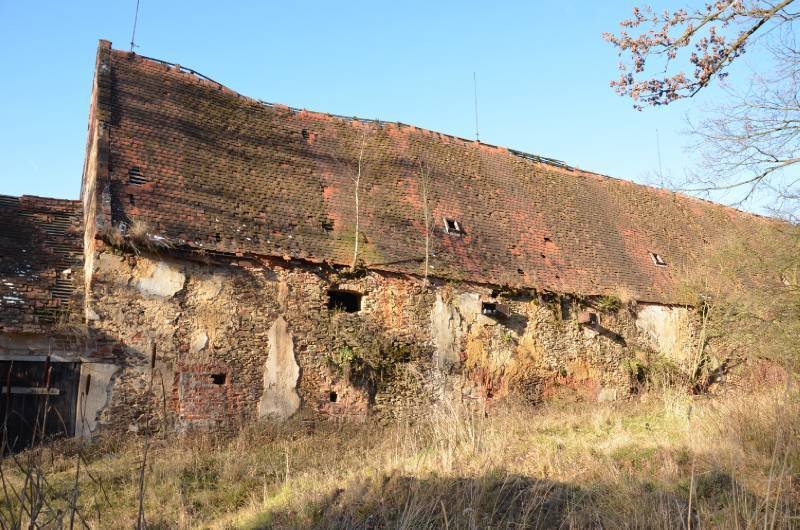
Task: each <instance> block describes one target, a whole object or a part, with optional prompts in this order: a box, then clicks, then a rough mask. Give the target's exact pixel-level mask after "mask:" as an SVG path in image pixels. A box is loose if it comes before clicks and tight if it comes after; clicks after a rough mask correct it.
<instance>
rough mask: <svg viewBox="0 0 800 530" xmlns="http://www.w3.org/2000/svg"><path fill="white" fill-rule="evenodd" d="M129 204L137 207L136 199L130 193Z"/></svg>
mask: <svg viewBox="0 0 800 530" xmlns="http://www.w3.org/2000/svg"><path fill="white" fill-rule="evenodd" d="M128 202H129V203H131V206H136V199H134V198H133V195H131V194H130V193H129V194H128Z"/></svg>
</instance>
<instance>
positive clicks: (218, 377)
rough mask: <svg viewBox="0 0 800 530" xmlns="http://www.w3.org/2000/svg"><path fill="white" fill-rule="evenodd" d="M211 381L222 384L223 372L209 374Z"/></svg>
mask: <svg viewBox="0 0 800 530" xmlns="http://www.w3.org/2000/svg"><path fill="white" fill-rule="evenodd" d="M211 382H212V383H213V384H215V385H224V384H225V374H211Z"/></svg>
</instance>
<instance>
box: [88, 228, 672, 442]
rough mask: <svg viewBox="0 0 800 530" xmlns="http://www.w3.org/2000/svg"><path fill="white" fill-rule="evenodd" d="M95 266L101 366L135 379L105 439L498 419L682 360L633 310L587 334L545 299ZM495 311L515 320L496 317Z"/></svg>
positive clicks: (117, 394)
mask: <svg viewBox="0 0 800 530" xmlns="http://www.w3.org/2000/svg"><path fill="white" fill-rule="evenodd" d="M172 254H174V253H172ZM93 262H94V271H93V273H92V282H91V293H90V296H88V297H87V300H88V302H87V303H88V304H89V306H90V308H91V311H90V312H89V314H90V315H91V318H92V319H93V320H91V321H90V328H91V330H92V333H93V335H94V336H95V338H96V342H97V344H98V347H97V351H94V352H92V355H94V356H95V357H96V358H98V359H106V360H107V361H108V360H112V361H113V362H114V363H116V364H118V365H119V366H120V367H121V368H122V369H121V370H120V371H119V372H118V373H117V374H116V375H115V377H114V380H113V381H112V382H111V391H110V396H111V397H110V400H109V402H108V405H107V406H106V407H105V408H103V409H102V410H101V411H100V413H99V417H98V420H99V424H100V425H101V426H103V427H104V428H106V429H113V430H131V431H139V430H142V429H145V428H155V427H156V426H158V425H159V424H161V422H166V423H168V424H169V425H170V426H171V427H174V428H177V429H179V430H182V429H187V428H194V427H203V428H206V427H232V426H235V425H236V424H237V423H238V422H243V421H252V420H253V419H256V418H274V419H283V418H286V417H289V416H292V415H294V414H302V415H305V416H309V417H329V418H330V417H333V418H342V419H356V420H358V419H362V418H364V417H366V416H367V415H368V414H374V415H378V416H382V417H387V418H389V417H394V416H402V415H404V414H423V413H425V412H426V411H428V410H430V408H431V407H432V406H433V405H434V404H435V403H436V402H438V401H440V400H443V399H456V400H461V401H466V402H469V403H475V404H480V405H484V404H489V405H490V404H492V403H494V402H496V401H497V400H498V399H500V398H502V397H505V396H507V395H519V396H523V397H526V398H527V399H530V400H533V401H537V400H540V399H543V398H546V397H547V396H548V395H551V394H553V393H555V392H560V391H569V392H572V393H575V394H576V395H577V396H578V397H579V398H581V399H613V398H615V397H621V396H622V395H624V394H625V393H627V392H628V391H629V390H630V388H631V385H632V380H631V377H632V376H631V373H630V370H629V368H628V365H627V364H626V360H629V359H635V358H636V357H637V356H638V355H641V354H642V352H656V353H657V352H658V351H659V348H660V347H662V346H663V344H662V343H664V344H667V343H668V344H670V345H671V347H675V344H674V341H673V342H670V341H669V340H661V339H660V338H659V335H658V334H659V333H661V332H662V331H663V330H661V328H663V327H664V326H661V327H659V326H657V325H654V324H653V322H654V318H655V317H654V314H653V312H652V311H651V312H649V313H648V315H649V316H648V318H649V320H648V323H649V324H648V325H646V326H642V325H641V323H639V324H638V325H637V320H636V318H635V316H634V314H633V313H631V312H628V311H627V310H624V309H622V310H619V311H614V312H607V313H599V314H598V316H599V323H598V324H592V325H589V326H587V325H581V324H579V323H578V319H577V316H578V314H579V312H580V311H582V310H584V309H585V307H584V306H583V305H582V304H581V303H579V302H578V301H577V300H572V299H569V298H564V299H559V298H557V297H553V296H542V295H539V294H536V293H528V292H526V293H515V294H509V293H505V294H504V293H498V292H493V291H492V289H491V288H490V287H486V286H477V285H467V284H451V283H443V282H434V283H432V284H427V285H426V284H423V282H421V281H420V280H419V279H417V278H408V277H401V276H393V275H386V274H379V273H376V272H364V273H362V274H355V275H348V274H346V273H343V272H341V271H337V270H334V269H332V268H330V267H328V266H323V265H310V264H302V263H298V262H291V261H283V260H272V261H266V260H258V259H246V258H230V259H222V258H214V259H210V258H209V259H206V261H205V262H202V261H199V260H198V258H197V257H196V256H195V257H193V258H192V259H191V260H190V259H186V257H184V258H183V259H179V258H177V257H169V256H167V255H161V256H158V255H136V254H133V253H125V252H121V251H119V250H116V249H112V248H110V247H108V246H104V245H102V244H101V245H99V247H98V249H97V253H96V255H95V256H94V260H93ZM332 288H335V289H338V290H341V291H345V292H350V293H359V294H361V295H362V298H361V310H360V311H358V312H353V313H350V312H347V311H345V310H343V309H341V308H333V309H332V308H330V307H329V303H328V301H329V289H332ZM493 295H494V296H493ZM483 302H488V303H495V304H498V308H499V309H500V311H499V313H500V314H498V315H494V316H486V315H484V314H482V307H483V306H482V303H483ZM684 311H685V310H684ZM673 320H674V319H673ZM670 322H672V321H670ZM682 325H683V324H682ZM686 325H688V324H686ZM670 329H671V328H670ZM662 334H663V333H662Z"/></svg>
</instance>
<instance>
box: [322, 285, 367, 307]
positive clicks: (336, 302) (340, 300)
mask: <svg viewBox="0 0 800 530" xmlns="http://www.w3.org/2000/svg"><path fill="white" fill-rule="evenodd" d="M328 309H330V310H337V311H344V312H345V313H358V312H359V311H361V293H357V292H355V291H345V290H340V289H331V290H329V291H328Z"/></svg>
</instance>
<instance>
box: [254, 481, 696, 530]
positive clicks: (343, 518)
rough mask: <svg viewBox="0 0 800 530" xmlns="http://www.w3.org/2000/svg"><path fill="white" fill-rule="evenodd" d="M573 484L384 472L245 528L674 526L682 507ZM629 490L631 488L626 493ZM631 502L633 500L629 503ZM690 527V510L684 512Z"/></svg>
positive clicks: (663, 497)
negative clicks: (307, 514) (310, 507)
mask: <svg viewBox="0 0 800 530" xmlns="http://www.w3.org/2000/svg"><path fill="white" fill-rule="evenodd" d="M618 490H619V487H618V485H617V486H616V487H614V486H604V485H592V486H591V487H579V486H575V485H571V484H566V483H561V482H554V481H550V480H544V479H537V478H532V477H527V476H522V475H512V474H507V473H505V472H504V471H502V470H498V471H495V472H492V473H489V474H487V475H485V476H481V477H475V478H462V477H455V478H439V477H433V478H427V479H419V478H414V477H409V476H403V475H388V476H387V475H384V476H380V477H374V478H368V479H365V480H362V481H360V482H355V483H351V484H349V485H348V486H347V487H346V489H341V488H339V489H337V490H335V491H334V492H333V493H331V494H330V495H328V496H326V497H324V498H323V499H321V500H320V502H319V504H318V505H315V507H314V508H315V510H314V521H313V522H305V523H300V522H299V521H298V520H297V513H296V512H292V511H287V512H279V513H274V512H273V513H269V514H262V515H261V516H260V517H259V518H258V519H257V520H255V521H252V522H251V526H250V528H273V527H283V526H284V525H285V524H286V525H288V526H291V527H292V528H309V529H310V528H365V529H366V528H622V527H633V528H682V527H685V525H686V523H687V517H688V515H689V504H688V502H687V500H686V499H684V498H682V497H680V496H678V495H677V494H675V493H672V492H667V491H664V490H661V489H658V488H657V487H655V486H652V485H637V486H632V487H631V488H626V489H625V491H618ZM634 490H635V491H634ZM632 499H635V500H632ZM691 519H692V527H695V526H696V525H697V514H696V513H695V512H694V511H693V512H692V515H691Z"/></svg>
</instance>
